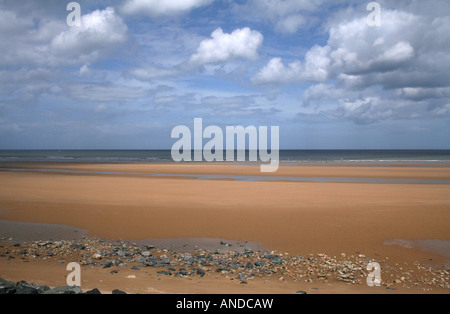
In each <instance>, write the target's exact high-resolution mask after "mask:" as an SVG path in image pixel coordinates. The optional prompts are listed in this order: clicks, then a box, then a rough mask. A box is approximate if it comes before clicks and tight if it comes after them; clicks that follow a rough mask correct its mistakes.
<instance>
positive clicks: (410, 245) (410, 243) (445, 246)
mask: <svg viewBox="0 0 450 314" xmlns="http://www.w3.org/2000/svg"><path fill="white" fill-rule="evenodd" d="M384 244H385V245H396V246H400V247H403V248H407V249H416V248H417V249H421V250H423V251H426V252H430V253H435V254H439V255H442V256H445V257H447V258H450V241H449V240H441V239H427V240H405V239H394V240H389V241H385V242H384Z"/></svg>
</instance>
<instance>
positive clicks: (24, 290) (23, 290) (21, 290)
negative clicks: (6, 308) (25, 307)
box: [14, 287, 39, 294]
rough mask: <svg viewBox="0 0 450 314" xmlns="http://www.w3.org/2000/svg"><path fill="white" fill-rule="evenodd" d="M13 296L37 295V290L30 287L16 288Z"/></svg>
mask: <svg viewBox="0 0 450 314" xmlns="http://www.w3.org/2000/svg"><path fill="white" fill-rule="evenodd" d="M14 294H39V292H38V290H37V289H34V288H31V287H23V288H19V289H17V288H16V291H15V292H14Z"/></svg>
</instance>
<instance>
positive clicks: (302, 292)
mask: <svg viewBox="0 0 450 314" xmlns="http://www.w3.org/2000/svg"><path fill="white" fill-rule="evenodd" d="M296 293H297V294H308V293H307V292H306V291H302V290H300V291H297V292H296Z"/></svg>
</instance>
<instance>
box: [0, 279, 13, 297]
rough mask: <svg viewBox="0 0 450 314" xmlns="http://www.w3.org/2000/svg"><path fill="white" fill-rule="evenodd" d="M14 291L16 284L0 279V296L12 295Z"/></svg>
mask: <svg viewBox="0 0 450 314" xmlns="http://www.w3.org/2000/svg"><path fill="white" fill-rule="evenodd" d="M15 290H16V284H15V283H14V282H11V281H7V280H4V279H1V278H0V294H12V293H14V291H15Z"/></svg>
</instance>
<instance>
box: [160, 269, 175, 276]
mask: <svg viewBox="0 0 450 314" xmlns="http://www.w3.org/2000/svg"><path fill="white" fill-rule="evenodd" d="M158 274H160V275H166V276H172V273H171V272H170V271H165V270H161V271H159V272H158Z"/></svg>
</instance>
